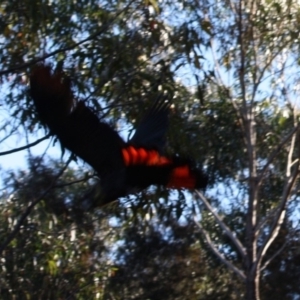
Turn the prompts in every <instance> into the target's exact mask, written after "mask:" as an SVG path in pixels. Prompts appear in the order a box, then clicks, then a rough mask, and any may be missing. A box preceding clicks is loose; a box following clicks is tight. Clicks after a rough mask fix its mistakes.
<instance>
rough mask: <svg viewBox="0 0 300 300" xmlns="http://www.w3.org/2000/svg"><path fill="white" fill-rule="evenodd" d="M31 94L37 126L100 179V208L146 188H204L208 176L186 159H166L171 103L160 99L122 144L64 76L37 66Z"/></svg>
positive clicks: (34, 71)
mask: <svg viewBox="0 0 300 300" xmlns="http://www.w3.org/2000/svg"><path fill="white" fill-rule="evenodd" d="M30 95H31V97H32V99H33V101H34V105H35V108H36V111H37V113H38V116H39V118H40V121H41V122H42V123H43V124H44V125H46V126H47V127H48V128H49V129H50V132H51V133H52V134H53V135H56V136H57V138H58V139H59V141H60V143H61V144H62V146H63V147H66V148H67V149H69V150H70V151H71V152H73V153H74V154H75V155H77V156H79V157H80V158H81V159H83V160H84V161H85V162H87V163H88V164H89V165H91V166H92V167H93V168H94V169H95V171H96V172H97V173H98V175H99V177H100V180H101V196H100V197H101V201H100V205H102V204H106V203H109V202H111V201H114V200H116V199H117V198H119V197H123V196H126V195H129V194H131V193H134V192H137V191H140V190H142V189H145V188H147V187H148V186H150V185H163V186H165V187H168V188H188V189H195V188H205V186H206V184H207V177H206V176H205V175H204V174H203V173H202V171H201V170H199V169H196V168H194V167H193V164H192V163H191V162H190V161H189V160H186V159H181V158H179V157H177V156H173V157H172V156H171V157H170V156H164V155H163V154H162V153H163V148H164V144H165V133H166V130H167V125H168V114H169V103H168V102H167V101H165V99H164V98H163V97H161V98H160V99H158V100H157V101H156V102H155V104H154V105H153V107H152V108H151V109H150V110H149V111H148V113H147V114H146V115H145V117H144V118H143V119H142V121H141V122H140V124H139V126H138V127H137V128H136V131H135V133H134V135H133V137H132V138H131V139H130V140H129V141H128V142H124V141H123V139H122V138H121V137H120V136H119V134H118V133H117V132H116V131H115V130H114V129H112V128H111V127H110V126H109V125H108V124H106V123H104V122H101V121H100V120H99V118H98V117H97V116H96V115H95V114H94V113H93V112H92V110H91V109H89V108H88V107H87V106H86V105H85V103H84V102H82V101H78V102H76V101H75V100H74V97H73V93H72V90H71V84H70V80H68V79H67V78H64V76H63V74H62V72H54V73H52V72H51V68H50V67H49V66H45V65H38V66H37V67H36V68H35V69H34V70H33V72H32V74H31V77H30Z"/></svg>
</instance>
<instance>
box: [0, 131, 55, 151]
mask: <svg viewBox="0 0 300 300" xmlns="http://www.w3.org/2000/svg"><path fill="white" fill-rule="evenodd" d="M50 136H51V134H50V133H49V134H47V135H46V136H44V137H43V138H41V139H39V140H36V141H35V142H33V143H30V144H27V145H26V146H22V147H19V148H14V149H12V150H8V151H4V152H0V156H2V155H7V154H12V153H15V152H18V151H22V150H25V149H28V148H30V147H33V146H35V145H37V144H39V143H40V142H42V141H44V140H46V139H48V138H49V137H50Z"/></svg>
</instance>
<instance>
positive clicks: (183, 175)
mask: <svg viewBox="0 0 300 300" xmlns="http://www.w3.org/2000/svg"><path fill="white" fill-rule="evenodd" d="M196 182H197V180H196V177H195V176H194V174H192V173H191V170H190V167H189V166H188V165H184V166H180V167H176V168H175V169H173V170H172V173H171V176H170V179H169V182H168V184H167V187H168V188H177V189H179V188H186V189H194V188H195V186H196Z"/></svg>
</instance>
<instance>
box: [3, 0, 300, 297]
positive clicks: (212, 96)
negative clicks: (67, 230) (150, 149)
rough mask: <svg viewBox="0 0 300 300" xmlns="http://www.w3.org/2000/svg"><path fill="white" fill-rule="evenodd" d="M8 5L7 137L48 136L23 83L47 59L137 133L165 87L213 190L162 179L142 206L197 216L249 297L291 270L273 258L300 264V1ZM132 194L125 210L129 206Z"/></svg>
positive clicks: (177, 126) (137, 204)
mask: <svg viewBox="0 0 300 300" xmlns="http://www.w3.org/2000/svg"><path fill="white" fill-rule="evenodd" d="M1 10H2V11H3V18H2V19H1V24H0V27H1V28H0V29H1V34H2V46H1V47H2V48H1V52H0V53H1V55H2V58H1V63H2V71H1V72H0V74H1V82H2V87H3V90H4V95H5V96H3V97H2V99H1V105H2V107H3V115H4V116H6V117H7V118H3V119H2V121H1V133H2V134H3V136H2V139H3V140H4V139H7V138H8V137H11V136H12V135H14V134H16V135H17V134H19V135H20V134H22V135H23V136H26V137H28V141H29V142H28V145H27V148H28V147H29V146H30V145H31V144H32V140H31V139H32V136H33V135H35V136H36V138H37V139H38V141H40V138H41V131H38V132H39V134H34V133H36V132H37V128H39V121H38V119H37V117H36V115H35V113H34V108H33V106H32V102H31V99H30V98H29V97H28V95H27V94H26V83H27V81H28V75H29V74H30V68H31V67H32V66H33V65H34V64H35V63H37V62H40V61H44V60H46V62H48V63H52V64H53V65H54V66H56V68H58V69H61V68H62V67H63V68H64V70H66V73H67V74H68V75H69V76H70V78H71V79H72V81H73V82H74V86H73V88H74V91H75V92H76V94H77V95H78V97H79V98H81V99H84V100H85V102H86V104H87V105H89V106H90V107H93V109H94V110H95V111H96V112H97V113H99V116H100V117H102V118H105V119H106V120H107V121H108V122H110V123H111V125H112V126H117V124H119V125H120V124H121V127H122V126H123V128H126V129H128V128H129V131H130V128H131V127H130V126H131V124H132V123H134V122H135V120H137V119H138V118H139V116H140V111H141V108H142V107H144V106H148V105H150V104H149V102H150V101H147V100H149V99H151V96H152V95H153V94H154V93H155V92H157V90H167V91H170V92H172V93H174V95H175V96H174V99H173V101H174V108H173V115H172V116H171V122H170V123H171V126H170V130H169V148H170V149H169V150H170V151H173V152H175V153H180V154H181V155H187V156H188V155H190V156H191V157H193V158H195V159H197V160H198V161H199V164H200V165H201V164H202V165H204V166H205V168H206V169H207V173H208V174H209V176H210V188H209V189H208V190H207V191H206V194H205V195H203V194H201V193H197V194H196V196H195V198H196V199H195V201H194V202H193V203H191V201H190V196H187V197H186V198H187V199H185V195H187V194H184V193H182V192H178V193H175V194H174V193H173V194H172V193H169V192H168V191H164V192H162V191H161V190H160V189H159V188H158V189H152V188H151V189H149V190H148V191H146V192H143V193H141V194H140V195H138V196H137V197H133V198H131V202H130V205H131V209H132V212H133V214H134V215H135V216H143V215H146V214H147V213H148V214H150V215H151V214H152V215H154V210H155V211H156V212H157V213H158V214H161V215H162V214H165V215H168V213H167V212H166V211H165V210H164V205H167V206H168V207H169V209H170V210H171V211H172V210H173V212H174V211H175V212H176V213H175V214H177V216H178V218H179V217H180V215H182V214H183V215H184V214H186V213H189V214H190V215H192V216H193V220H194V222H195V224H196V226H197V227H198V229H199V231H200V232H201V234H202V238H203V239H204V240H205V243H204V245H206V246H207V248H206V246H203V247H204V249H208V248H209V247H210V251H211V253H209V254H214V255H216V257H217V258H218V259H219V260H220V261H222V262H223V263H224V264H225V266H227V267H228V270H229V271H230V272H234V274H235V275H236V276H237V278H238V279H239V280H240V284H241V286H244V292H240V295H242V294H245V295H246V296H245V297H246V298H247V299H261V298H263V297H265V291H264V290H262V288H260V285H259V283H260V282H261V281H262V282H263V283H266V282H268V280H269V279H271V278H275V277H276V276H275V275H278V277H279V275H281V274H282V273H284V268H283V267H282V269H280V272H279V271H276V268H275V266H283V265H284V266H288V267H287V268H286V269H285V270H289V271H290V272H295V274H297V272H298V270H297V268H292V263H291V262H293V261H297V253H296V252H294V251H292V250H289V249H290V247H291V246H290V245H293V243H296V241H297V232H298V223H297V221H298V216H297V215H296V214H294V213H293V209H294V210H295V209H296V208H297V207H298V202H299V199H298V185H299V180H298V178H299V147H298V144H299V142H298V140H299V114H298V111H299V106H298V103H297V96H298V82H299V78H298V65H299V64H298V61H299V54H298V48H299V45H298V32H299V8H298V4H297V2H296V1H288V2H284V1H269V2H261V1H250V2H249V1H243V0H239V1H233V2H232V1H229V2H228V1H221V2H215V1H204V2H203V1H202V2H199V1H194V0H188V1H180V0H178V1H167V0H165V1H162V2H157V1H142V0H141V1H116V2H110V3H106V2H105V1H100V2H97V1H89V2H86V1H77V2H76V3H74V2H72V1H71V2H69V1H63V2H56V1H53V2H51V3H50V2H49V3H48V2H47V3H46V2H43V1H27V2H24V1H23V2H22V3H19V2H17V1H10V2H8V1H4V2H3V3H2V4H1ZM62 65H63V66H62ZM141 99H143V101H142V100H141ZM21 108H22V109H21ZM119 129H122V128H119ZM47 138H48V137H47ZM21 149H23V148H21ZM16 150H18V149H15V151H16ZM5 153H6V154H7V152H5ZM2 154H3V153H2ZM56 175H57V177H59V176H58V175H60V173H59V172H57V173H56ZM53 184H54V185H55V183H53ZM44 192H45V193H46V192H49V191H48V189H47V188H44ZM67 193H68V191H67V190H66V191H65V195H67ZM42 198H44V196H43V197H40V196H37V197H36V202H34V203H33V204H36V205H38V203H40V201H41V199H42ZM79 202H80V201H79ZM124 202H125V203H127V202H126V199H125V200H123V202H122V201H121V202H120V205H119V207H118V208H119V210H117V211H115V214H118V215H119V216H123V217H124V216H125V212H124V210H122V207H123V205H122V204H124ZM162 203H163V205H162ZM193 204H194V205H195V207H194V208H193V207H192V206H193ZM34 207H35V205H29V206H28V209H27V211H25V213H24V214H22V215H21V219H20V220H21V221H22V220H23V221H22V222H21V223H18V224H20V226H19V227H15V229H16V230H15V231H14V232H15V234H17V233H18V231H19V230H20V228H21V225H22V224H24V222H25V219H26V217H27V215H28V214H29V213H30V212H31V211H32V210H34ZM193 209H194V210H193ZM125 211H126V210H125ZM26 212H27V213H26ZM22 216H23V217H22ZM189 220H191V218H189ZM18 224H17V225H18ZM216 224H217V225H216ZM291 224H293V226H292V225H291ZM285 230H287V232H286V233H284V231H285ZM283 237H284V238H283ZM4 246H6V247H7V245H4ZM6 247H4V248H6ZM273 247H274V249H273ZM275 249H276V250H275ZM285 272H287V271H285ZM281 291H282V294H281V295H285V297H288V295H293V293H294V294H296V293H298V291H297V287H295V285H290V286H289V288H288V289H285V290H284V289H281ZM289 297H290V296H289Z"/></svg>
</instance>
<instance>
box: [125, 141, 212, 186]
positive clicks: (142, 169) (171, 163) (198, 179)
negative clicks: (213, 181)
mask: <svg viewBox="0 0 300 300" xmlns="http://www.w3.org/2000/svg"><path fill="white" fill-rule="evenodd" d="M122 154H123V160H124V163H125V165H126V166H127V168H128V170H129V171H128V173H129V174H130V177H133V178H134V180H132V181H133V182H136V183H139V184H140V186H148V185H150V184H161V185H164V186H166V187H168V188H176V189H180V188H187V189H195V188H205V187H206V185H207V177H206V176H205V175H204V174H203V173H202V171H201V170H200V169H197V168H195V167H193V163H192V162H191V161H189V160H187V159H179V158H178V157H172V158H169V157H166V156H163V155H160V154H159V152H158V151H156V150H147V149H145V148H142V147H141V148H136V147H134V146H131V145H129V146H127V147H124V148H123V149H122Z"/></svg>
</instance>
